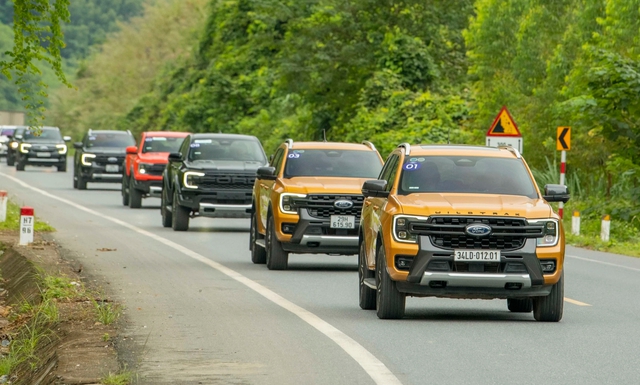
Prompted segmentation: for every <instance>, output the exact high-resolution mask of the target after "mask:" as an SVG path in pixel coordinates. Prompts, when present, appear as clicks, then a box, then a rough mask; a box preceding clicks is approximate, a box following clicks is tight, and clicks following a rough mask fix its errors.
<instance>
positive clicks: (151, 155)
mask: <svg viewBox="0 0 640 385" xmlns="http://www.w3.org/2000/svg"><path fill="white" fill-rule="evenodd" d="M168 158H169V153H168V152H145V153H140V154H138V160H139V161H140V162H143V163H153V164H165V163H167V159H168Z"/></svg>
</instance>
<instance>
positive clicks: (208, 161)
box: [160, 134, 267, 231]
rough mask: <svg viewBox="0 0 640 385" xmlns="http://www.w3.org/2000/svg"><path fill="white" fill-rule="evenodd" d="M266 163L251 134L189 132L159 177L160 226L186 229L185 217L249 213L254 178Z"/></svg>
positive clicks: (258, 143) (231, 216)
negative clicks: (160, 188) (160, 179)
mask: <svg viewBox="0 0 640 385" xmlns="http://www.w3.org/2000/svg"><path fill="white" fill-rule="evenodd" d="M266 164H267V157H266V156H265V154H264V150H263V149H262V145H261V144H260V141H259V140H258V138H256V137H255V136H247V135H235V134H192V135H189V136H187V137H186V138H185V140H184V142H182V146H181V147H180V151H179V152H177V153H171V154H169V164H168V165H167V168H166V169H165V171H164V175H163V178H162V196H161V199H162V203H161V206H160V210H161V214H162V225H163V226H164V227H170V226H171V227H172V228H173V229H174V230H175V231H186V230H188V229H189V218H194V217H198V216H202V217H211V218H250V217H251V195H252V190H253V182H254V181H255V179H256V171H257V170H258V168H260V167H262V166H264V165H266Z"/></svg>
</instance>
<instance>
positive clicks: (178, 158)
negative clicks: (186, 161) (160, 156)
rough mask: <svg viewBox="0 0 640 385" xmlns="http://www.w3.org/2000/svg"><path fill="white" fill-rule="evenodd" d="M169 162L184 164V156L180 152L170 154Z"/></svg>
mask: <svg viewBox="0 0 640 385" xmlns="http://www.w3.org/2000/svg"><path fill="white" fill-rule="evenodd" d="M169 162H182V154H181V153H179V152H172V153H170V154H169Z"/></svg>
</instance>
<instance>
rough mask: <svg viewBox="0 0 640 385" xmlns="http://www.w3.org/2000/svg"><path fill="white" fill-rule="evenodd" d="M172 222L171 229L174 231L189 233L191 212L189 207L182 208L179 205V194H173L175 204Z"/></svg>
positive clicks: (172, 206)
mask: <svg viewBox="0 0 640 385" xmlns="http://www.w3.org/2000/svg"><path fill="white" fill-rule="evenodd" d="M171 211H172V213H171V214H172V215H171V216H172V218H171V219H172V221H171V227H172V228H173V231H187V230H189V213H190V212H191V210H190V209H189V208H187V207H184V206H180V204H179V203H178V193H177V192H174V193H173V202H172V204H171Z"/></svg>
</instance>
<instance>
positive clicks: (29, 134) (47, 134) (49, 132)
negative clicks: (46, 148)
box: [24, 128, 62, 142]
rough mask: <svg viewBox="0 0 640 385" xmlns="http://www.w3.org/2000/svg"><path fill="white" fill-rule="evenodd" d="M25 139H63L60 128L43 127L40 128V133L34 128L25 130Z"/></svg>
mask: <svg viewBox="0 0 640 385" xmlns="http://www.w3.org/2000/svg"><path fill="white" fill-rule="evenodd" d="M24 140H27V141H33V140H36V141H37V140H41V141H52V142H59V141H61V140H62V136H61V135H60V130H58V129H55V128H43V129H41V130H40V134H38V133H37V132H35V131H32V130H26V131H25V132H24Z"/></svg>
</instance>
